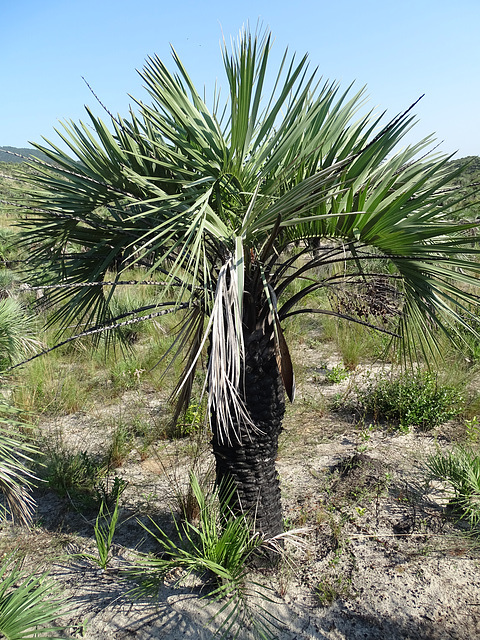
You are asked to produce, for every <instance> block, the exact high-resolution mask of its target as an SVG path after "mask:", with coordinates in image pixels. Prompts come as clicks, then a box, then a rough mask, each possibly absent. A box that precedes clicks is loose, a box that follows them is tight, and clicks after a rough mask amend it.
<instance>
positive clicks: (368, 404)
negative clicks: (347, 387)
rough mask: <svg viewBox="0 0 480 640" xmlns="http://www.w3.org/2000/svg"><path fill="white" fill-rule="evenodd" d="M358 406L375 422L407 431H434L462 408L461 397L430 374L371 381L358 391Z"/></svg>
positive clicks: (412, 374) (413, 374) (410, 374)
mask: <svg viewBox="0 0 480 640" xmlns="http://www.w3.org/2000/svg"><path fill="white" fill-rule="evenodd" d="M358 402H359V404H360V408H361V410H362V411H363V413H364V414H367V415H372V416H373V418H374V420H375V421H379V420H383V421H387V422H390V423H394V424H396V425H398V426H399V427H400V428H401V429H402V430H407V431H408V430H409V429H410V428H411V427H413V426H415V427H419V428H420V429H422V430H424V431H428V430H430V429H433V428H434V427H437V426H439V425H441V424H443V423H444V422H447V420H450V419H451V418H454V417H455V416H457V415H459V413H460V412H461V411H462V408H463V406H464V398H463V396H462V394H461V393H460V392H459V391H458V390H457V389H455V388H453V387H449V386H446V385H442V384H440V383H439V381H438V379H437V376H436V375H434V374H433V373H431V372H430V371H419V372H415V373H404V374H403V375H401V376H398V377H388V378H380V379H377V380H373V381H370V383H369V384H368V385H367V387H366V388H365V389H361V390H359V391H358Z"/></svg>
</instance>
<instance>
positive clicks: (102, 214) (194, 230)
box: [25, 31, 478, 482]
mask: <svg viewBox="0 0 480 640" xmlns="http://www.w3.org/2000/svg"><path fill="white" fill-rule="evenodd" d="M270 48H271V40H270V35H269V34H268V33H265V34H260V35H257V36H252V35H250V33H248V31H244V32H243V33H242V34H241V35H240V37H239V40H238V42H237V44H236V45H234V47H233V51H232V53H231V54H230V53H229V51H228V50H227V48H226V47H225V46H224V48H223V60H224V65H225V71H226V76H227V80H228V87H229V93H228V100H227V102H226V105H225V106H223V105H222V103H221V97H220V94H219V93H216V94H215V95H214V99H213V107H212V108H211V109H209V108H208V107H207V106H206V104H205V102H204V101H203V100H202V99H201V98H200V95H199V93H198V92H197V91H196V89H195V87H194V86H193V84H192V82H191V80H190V78H189V76H188V74H187V72H186V70H185V69H184V67H183V65H182V63H181V61H180V60H179V58H178V57H177V55H176V54H175V52H174V53H173V57H174V61H175V63H176V67H177V73H176V74H172V73H170V72H169V71H168V70H167V68H166V67H165V66H164V64H163V63H162V62H161V61H160V60H159V59H158V58H156V57H153V58H151V59H149V60H148V62H147V64H146V66H145V68H144V70H143V71H142V72H141V76H142V78H143V80H144V81H145V84H146V87H147V89H148V92H149V94H150V97H151V103H150V104H148V105H147V104H144V103H143V102H140V101H137V102H136V112H134V111H133V110H131V112H130V114H129V116H128V118H126V119H124V118H121V117H120V116H113V115H111V114H110V122H109V126H107V125H106V124H104V123H103V122H102V121H101V120H100V119H99V118H97V117H95V116H94V115H93V113H92V112H90V111H88V114H89V118H90V125H86V124H83V123H80V124H74V123H70V124H66V125H65V126H64V131H63V132H61V133H60V136H61V138H62V140H63V142H64V143H65V144H66V145H67V146H68V147H69V148H70V150H71V152H72V155H69V154H68V153H66V152H64V151H62V150H61V149H60V148H58V147H56V146H55V145H53V144H52V143H49V146H48V147H44V146H40V145H37V146H38V148H39V149H41V150H42V151H44V152H45V153H46V154H47V155H48V156H49V157H50V158H51V160H52V164H51V165H46V164H43V163H40V162H36V163H35V168H36V172H35V175H34V176H33V177H29V178H28V180H29V181H30V184H31V189H30V198H29V203H28V206H29V207H30V210H31V212H30V214H29V216H28V219H27V222H26V224H27V226H28V227H29V229H30V230H29V231H27V233H26V236H25V241H26V242H32V241H33V242H34V244H33V246H34V250H33V252H32V258H31V264H32V269H33V270H34V273H35V274H36V277H37V278H38V279H39V282H41V283H42V284H45V283H55V284H59V283H60V281H61V283H62V284H63V285H72V286H74V288H71V287H63V288H56V289H53V293H52V294H51V297H52V301H53V302H55V303H56V304H57V309H58V310H57V312H56V319H60V320H61V321H62V322H63V323H64V324H66V325H67V324H71V323H72V322H75V323H77V324H78V326H81V325H84V324H85V323H87V325H89V326H91V327H92V329H91V331H92V332H96V331H100V330H102V328H104V327H106V326H111V325H113V324H115V321H117V320H118V318H114V317H113V315H112V312H111V311H110V302H111V300H112V299H113V294H114V290H115V286H116V285H117V284H118V283H119V282H121V280H122V272H123V271H125V270H126V269H128V268H130V267H131V266H132V265H138V266H142V267H143V268H144V269H145V273H146V275H145V277H146V278H154V277H155V278H158V277H159V276H160V278H161V280H162V282H163V284H164V292H165V293H164V295H163V297H162V299H160V300H158V301H156V302H155V304H154V305H152V307H149V308H142V309H132V310H131V314H129V315H127V320H126V321H130V319H132V320H136V319H141V318H144V317H145V315H146V314H150V315H151V314H155V313H158V314H161V313H166V312H170V311H178V310H183V313H184V314H185V315H184V320H183V322H182V324H181V329H180V337H179V341H178V344H179V346H180V347H184V346H185V345H189V348H190V355H189V357H188V358H187V364H186V368H185V371H184V375H183V377H182V380H181V382H180V384H179V387H178V388H177V391H178V392H179V398H180V405H182V404H183V405H184V404H185V403H186V402H188V396H189V392H190V388H191V382H192V380H193V375H194V372H195V367H196V362H197V359H198V355H199V353H200V352H201V350H202V348H203V346H204V344H205V342H206V340H207V338H208V339H209V349H210V351H209V367H208V391H209V403H210V405H209V408H210V414H211V415H212V416H213V417H214V420H213V428H214V431H216V433H217V435H216V441H217V444H218V447H221V448H222V451H223V448H224V447H230V448H232V447H233V448H235V446H236V445H239V446H243V445H244V440H245V437H247V436H246V435H245V434H246V433H247V432H248V433H249V435H248V438H251V437H252V432H254V431H255V430H257V432H265V430H266V429H267V427H266V426H265V425H263V426H261V427H259V426H258V424H257V422H258V420H257V419H256V418H255V415H254V414H255V412H253V413H252V411H251V406H249V405H251V401H250V400H249V394H248V392H246V391H245V389H244V385H245V375H246V373H245V372H246V370H248V369H249V367H250V369H251V368H252V366H257V365H252V364H250V365H249V364H248V362H249V358H248V357H247V355H246V349H247V350H248V349H252V348H253V347H251V346H248V345H249V344H250V342H249V341H250V338H249V337H250V336H252V335H253V334H254V333H255V332H259V331H260V333H262V334H265V335H266V336H267V338H268V339H267V342H270V344H271V346H272V349H273V350H274V352H275V361H276V363H277V365H276V366H277V367H278V375H279V376H281V378H282V380H283V384H284V386H285V389H286V391H287V394H288V395H289V396H290V398H291V399H292V398H293V374H292V366H291V362H290V356H289V354H288V348H287V345H286V342H285V339H284V337H283V334H282V329H281V322H282V321H283V320H285V318H287V317H288V316H289V315H292V314H294V313H298V312H304V311H305V310H306V309H305V307H304V306H302V304H303V301H304V299H305V297H306V296H308V294H310V293H312V292H313V291H315V290H316V289H319V288H321V287H325V288H326V289H327V291H328V292H333V291H334V290H335V288H336V287H343V290H345V287H346V286H347V287H348V285H350V286H351V285H352V284H354V285H355V287H356V290H357V291H359V290H360V288H363V290H364V291H365V296H364V298H365V301H366V302H365V304H363V303H362V304H363V307H362V310H360V312H359V308H356V309H355V310H354V311H355V312H353V311H352V310H351V308H350V310H349V309H348V305H347V307H345V306H344V307H341V306H339V307H337V309H333V310H331V309H314V310H313V311H321V312H328V313H336V314H337V315H342V316H345V317H350V318H351V319H354V320H356V321H360V322H362V321H363V322H365V323H367V324H368V323H373V324H378V325H379V326H381V327H382V328H383V330H389V331H391V332H392V333H394V334H398V335H402V334H403V333H405V330H408V332H409V335H413V337H416V338H418V340H419V341H420V342H422V339H423V338H424V336H428V335H430V334H431V333H432V331H433V327H434V326H435V327H436V328H438V327H442V328H443V329H445V330H446V331H449V332H452V330H454V329H455V326H458V323H465V313H467V312H468V305H469V304H470V303H471V302H473V301H474V300H475V298H474V296H473V295H472V294H471V293H470V292H469V291H470V289H469V287H471V285H476V277H475V273H476V272H477V271H478V266H477V264H476V262H475V261H472V254H475V250H474V249H472V248H471V245H470V241H471V240H470V239H468V238H466V236H465V235H464V234H463V233H462V231H464V229H466V228H467V226H466V225H464V226H461V225H459V224H455V223H454V222H452V221H451V220H449V219H448V217H447V216H446V215H445V214H446V212H448V207H447V205H446V204H445V199H444V194H443V193H442V188H443V186H444V185H445V184H446V183H447V182H448V181H449V180H451V179H452V172H451V171H449V170H448V168H447V164H446V163H447V159H446V158H442V157H437V156H433V155H426V156H423V157H421V158H420V159H418V157H419V155H420V152H422V151H424V150H425V148H426V147H427V146H428V145H429V144H430V142H431V141H430V140H424V141H422V142H420V143H419V144H418V145H415V146H413V147H406V148H404V149H402V150H399V151H397V150H396V149H397V147H398V143H399V141H400V140H401V139H402V137H403V136H404V134H405V133H406V132H407V131H408V130H409V129H410V128H411V126H412V123H413V116H412V115H411V113H410V110H407V111H406V112H405V113H403V114H401V115H400V116H398V118H396V119H394V120H393V121H391V122H389V123H388V124H386V125H385V126H381V125H380V120H381V117H379V116H376V115H375V114H374V112H372V111H370V112H368V113H367V114H366V115H360V110H361V108H362V107H363V104H364V91H363V90H361V91H359V92H358V93H355V94H353V95H351V89H348V90H347V91H345V92H341V91H340V88H339V87H338V85H336V84H335V83H330V82H326V81H323V80H322V79H320V78H318V76H317V73H316V72H315V71H313V72H310V71H309V68H308V64H307V60H306V57H304V58H302V59H301V60H299V61H296V60H295V57H294V56H293V57H291V58H289V57H288V54H287V53H285V55H284V57H283V59H282V62H281V65H280V68H279V70H278V73H277V74H276V75H275V76H274V77H273V82H272V78H271V77H270V76H268V75H267V66H268V60H269V52H270ZM269 86H271V87H272V89H271V90H270V91H269V89H268V87H269ZM72 247H75V248H76V250H73V249H72ZM466 253H467V254H469V255H467V256H466V255H465V254H466ZM46 263H47V264H48V265H49V271H48V272H46V271H45V270H43V271H42V272H41V273H40V274H39V272H38V266H39V265H41V266H42V267H44V266H45V264H46ZM111 273H113V274H115V275H114V276H111V275H108V274H111ZM107 280H108V281H109V282H110V285H109V286H106V284H105V283H106V281H107ZM294 281H297V282H298V281H300V282H301V286H300V287H297V288H296V289H295V290H294V291H295V292H294V293H292V287H290V285H291V284H292V283H293V282H294ZM86 284H88V285H90V286H77V285H86ZM172 291H174V292H175V293H174V294H172ZM347 291H348V288H347ZM382 292H383V293H382ZM352 304H353V303H352ZM357 307H358V305H357ZM392 315H394V316H395V317H396V318H397V320H398V323H397V327H396V328H395V329H394V328H393V325H391V324H390V325H388V328H386V325H385V324H382V323H381V322H380V321H379V322H377V320H382V319H383V320H384V319H385V317H387V316H388V317H389V318H390V317H391V316H392ZM122 319H124V317H123V318H121V319H120V320H122ZM432 319H434V321H435V322H434V323H432V322H431V320H432ZM255 344H256V345H257V347H255V348H258V344H257V343H255ZM265 357H267V356H265ZM269 357H270V356H269ZM247 386H248V384H247ZM275 402H277V404H278V402H279V400H278V399H277V401H275ZM280 413H282V411H280ZM282 415H283V413H282ZM252 416H253V417H252ZM280 421H281V418H280ZM262 424H263V423H262ZM242 425H243V426H242ZM267 430H268V429H267ZM222 455H226V454H225V452H224V451H223V453H222ZM217 462H218V459H217ZM237 482H239V480H238V478H237Z"/></svg>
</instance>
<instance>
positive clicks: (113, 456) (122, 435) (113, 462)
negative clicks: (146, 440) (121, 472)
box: [106, 422, 134, 469]
mask: <svg viewBox="0 0 480 640" xmlns="http://www.w3.org/2000/svg"><path fill="white" fill-rule="evenodd" d="M133 440H134V435H133V430H132V429H131V428H130V427H129V426H128V425H127V424H125V423H123V422H121V423H120V424H119V425H118V426H117V427H116V428H115V429H114V431H113V433H112V441H111V443H110V447H109V449H108V452H107V456H106V457H107V460H108V466H109V468H112V469H116V468H117V467H119V466H120V465H121V464H122V463H123V462H125V460H126V459H127V458H128V455H129V454H130V452H131V450H132V444H133Z"/></svg>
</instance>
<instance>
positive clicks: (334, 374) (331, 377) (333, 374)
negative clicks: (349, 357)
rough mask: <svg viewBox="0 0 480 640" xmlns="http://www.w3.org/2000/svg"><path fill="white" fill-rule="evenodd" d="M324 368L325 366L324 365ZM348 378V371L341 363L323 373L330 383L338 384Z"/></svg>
mask: <svg viewBox="0 0 480 640" xmlns="http://www.w3.org/2000/svg"><path fill="white" fill-rule="evenodd" d="M325 368H326V367H325ZM347 378H348V371H347V370H346V369H345V367H344V366H343V365H342V364H337V365H336V366H334V367H332V368H331V369H330V370H327V372H326V373H325V381H326V382H328V383H330V384H339V383H340V382H343V381H344V380H346V379H347Z"/></svg>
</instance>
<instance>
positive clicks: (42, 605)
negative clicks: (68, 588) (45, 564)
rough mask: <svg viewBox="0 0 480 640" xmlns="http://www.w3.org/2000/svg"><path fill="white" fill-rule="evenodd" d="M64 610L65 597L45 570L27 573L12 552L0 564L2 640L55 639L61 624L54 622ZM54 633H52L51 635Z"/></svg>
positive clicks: (59, 639) (0, 629)
mask: <svg viewBox="0 0 480 640" xmlns="http://www.w3.org/2000/svg"><path fill="white" fill-rule="evenodd" d="M62 613H66V604H65V600H62V598H61V597H59V590H58V588H57V587H56V586H55V584H54V582H53V581H52V580H50V579H49V578H48V575H47V574H46V573H42V574H41V575H37V576H34V575H29V574H28V573H26V572H24V571H23V570H22V559H21V558H20V557H19V556H18V554H16V553H15V552H14V553H12V554H10V555H8V556H6V557H5V558H4V559H3V561H2V562H1V564H0V636H1V637H2V638H6V640H31V639H33V638H50V639H53V638H56V639H57V640H61V637H60V636H58V635H56V634H57V632H59V631H62V630H63V629H64V627H59V626H56V625H55V624H54V621H55V619H56V618H57V617H58V616H59V615H61V614H62ZM52 633H53V634H55V635H54V636H52V635H51V634H52Z"/></svg>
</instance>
